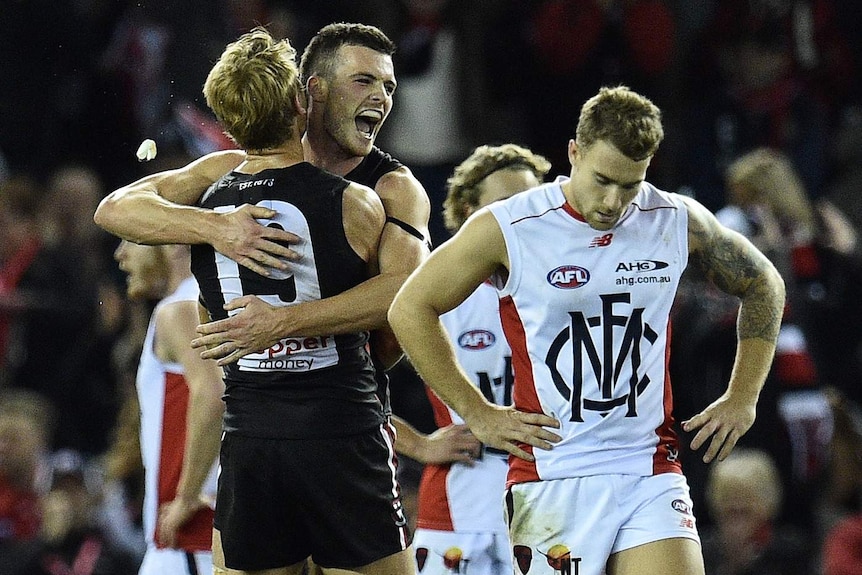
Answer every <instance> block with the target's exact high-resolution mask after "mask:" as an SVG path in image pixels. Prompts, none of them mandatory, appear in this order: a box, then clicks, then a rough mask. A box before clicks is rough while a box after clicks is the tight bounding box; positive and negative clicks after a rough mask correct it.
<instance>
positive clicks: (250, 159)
mask: <svg viewBox="0 0 862 575" xmlns="http://www.w3.org/2000/svg"><path fill="white" fill-rule="evenodd" d="M304 161H305V158H304V156H303V152H302V144H301V143H300V142H299V141H290V142H286V143H284V144H282V145H281V146H277V147H274V148H265V149H262V150H248V151H247V152H246V158H245V162H243V163H242V165H240V166H239V167H238V168H237V171H240V172H252V173H254V172H259V171H261V170H265V169H269V168H285V167H287V166H292V165H294V164H298V163H300V162H304Z"/></svg>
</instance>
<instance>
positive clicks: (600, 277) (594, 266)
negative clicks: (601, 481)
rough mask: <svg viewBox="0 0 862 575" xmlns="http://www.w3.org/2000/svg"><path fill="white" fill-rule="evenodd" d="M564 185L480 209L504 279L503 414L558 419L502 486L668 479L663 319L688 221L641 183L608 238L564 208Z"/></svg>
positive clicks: (684, 254)
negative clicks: (508, 354) (493, 234)
mask: <svg viewBox="0 0 862 575" xmlns="http://www.w3.org/2000/svg"><path fill="white" fill-rule="evenodd" d="M564 181H566V178H563V177H561V178H558V179H557V181H555V182H553V183H549V184H545V185H543V186H540V187H538V188H534V189H532V190H529V191H527V192H524V193H521V194H518V195H516V196H514V197H512V198H510V199H507V200H504V201H502V202H498V203H495V204H493V205H492V206H490V210H491V213H492V214H493V215H494V216H495V218H496V219H497V222H498V224H499V225H500V229H501V230H502V233H503V236H504V238H505V242H506V250H507V252H508V256H509V262H510V271H509V277H508V279H506V281H505V283H503V282H501V281H500V279H499V278H496V284H497V287H498V288H499V291H500V296H501V304H500V307H501V317H502V321H503V328H504V330H505V333H506V338H507V339H508V341H509V344H510V346H511V347H512V364H513V370H514V375H515V384H514V391H513V398H514V403H515V405H516V406H517V407H518V408H519V409H521V410H523V411H528V412H534V413H538V412H545V413H547V414H550V415H552V416H554V417H556V418H557V419H559V420H560V422H561V424H562V428H561V429H560V430H556V431H557V433H558V434H560V435H561V436H562V437H563V439H562V441H561V442H560V443H558V444H555V445H554V448H553V449H552V450H550V451H544V450H540V449H535V450H534V449H532V448H531V447H529V446H527V447H526V449H527V450H528V451H531V452H532V453H533V455H534V456H535V457H536V461H535V462H532V463H531V462H527V461H524V460H522V459H515V458H512V461H511V462H510V463H511V465H510V469H509V477H508V483H509V484H512V483H519V482H524V481H536V480H540V479H558V478H567V477H581V476H588V475H597V474H608V473H616V474H631V475H641V476H646V475H653V474H657V473H665V472H676V473H680V472H681V468H680V465H679V462H678V460H677V459H678V441H677V437H676V434H675V433H674V431H673V429H672V423H673V419H672V416H671V410H672V403H673V401H672V397H671V386H670V379H669V375H668V368H667V366H668V360H669V349H670V323H669V315H670V310H671V306H672V304H673V301H674V297H675V294H676V289H677V285H678V283H679V278H680V276H681V275H682V273H683V270H684V269H685V267H686V264H687V261H688V231H687V230H688V212H687V211H686V208H685V206H684V204H683V203H682V201H681V200H680V199H679V198H678V197H676V196H675V195H674V194H669V193H666V192H662V191H660V190H658V189H656V188H655V187H653V186H652V185H650V184H648V183H644V184H642V185H641V189H640V190H639V192H638V194H637V195H636V197H635V199H634V201H633V203H632V204H631V205H630V206H629V207H628V209H627V210H626V212H625V213H624V214H623V216H622V217H621V218H620V220H619V222H618V223H617V224H616V225H615V226H614V227H613V228H612V229H610V230H607V231H598V230H595V229H593V228H591V227H590V226H589V225H588V224H587V223H586V222H585V221H584V220H583V218H582V217H580V215H579V214H577V213H576V212H575V211H574V209H572V207H571V206H570V205H569V204H568V203H567V202H566V200H565V197H564V196H563V191H562V188H561V184H562V183H563V182H564Z"/></svg>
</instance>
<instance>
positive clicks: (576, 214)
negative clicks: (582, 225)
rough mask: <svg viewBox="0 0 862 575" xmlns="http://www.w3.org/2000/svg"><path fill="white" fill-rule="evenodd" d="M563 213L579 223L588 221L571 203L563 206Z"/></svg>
mask: <svg viewBox="0 0 862 575" xmlns="http://www.w3.org/2000/svg"><path fill="white" fill-rule="evenodd" d="M563 211H564V212H566V213H567V214H569V215H570V216H572V217H573V218H575V219H576V220H578V221H579V222H586V221H587V219H586V218H585V217H584V216H582V215H581V213H580V212H579V211H578V210H576V209H575V208H573V207H572V205H571V204H570V203H569V202H566V203H564V204H563Z"/></svg>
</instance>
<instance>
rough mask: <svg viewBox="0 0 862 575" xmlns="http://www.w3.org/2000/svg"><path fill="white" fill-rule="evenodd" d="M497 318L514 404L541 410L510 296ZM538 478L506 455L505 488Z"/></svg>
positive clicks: (530, 465) (531, 466)
mask: <svg viewBox="0 0 862 575" xmlns="http://www.w3.org/2000/svg"><path fill="white" fill-rule="evenodd" d="M567 205H568V204H567ZM500 321H501V323H502V325H503V333H504V334H506V340H507V341H508V342H509V347H510V348H511V349H512V373H513V375H514V378H515V381H514V383H513V384H512V401H513V404H514V406H515V407H516V408H517V409H519V410H520V411H526V412H529V413H542V404H541V403H540V402H539V394H538V393H537V392H536V382H535V381H534V380H533V369H532V366H531V365H530V354H529V353H528V352H527V335H526V332H525V331H524V324H523V322H522V321H521V316H520V315H519V314H518V308H517V307H515V302H514V301H513V300H512V296H506V297H504V298H501V299H500ZM518 447H520V448H521V449H523V450H524V451H526V452H527V453H529V454H531V455H532V453H533V446H532V445H526V444H519V445H518ZM538 480H539V472H538V471H537V470H536V463H535V462H534V461H524V460H523V459H521V458H520V457H515V456H514V455H510V456H509V474H508V477H507V478H506V487H507V488H508V487H510V486H511V485H513V484H515V483H525V482H527V481H538Z"/></svg>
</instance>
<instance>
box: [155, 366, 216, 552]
mask: <svg viewBox="0 0 862 575" xmlns="http://www.w3.org/2000/svg"><path fill="white" fill-rule="evenodd" d="M188 405H189V387H188V385H186V380H185V377H183V376H182V375H181V374H178V373H166V374H165V401H164V406H163V412H162V433H161V446H160V448H159V476H158V496H157V498H156V499H157V501H158V505H159V507H161V506H162V504H164V503H167V502H169V501H173V499H174V498H175V497H176V495H177V486H178V484H179V481H180V473H181V472H182V469H183V457H184V456H185V445H186V414H187V411H188ZM213 515H214V513H213V510H212V509H210V508H208V507H205V508H203V509H199V510H198V511H197V512H196V513H195V514H194V515H193V516H192V517H191V518H190V519H189V520H188V522H186V524H185V525H183V527H182V528H181V529H180V530H179V532H178V533H177V545H178V546H179V547H180V548H181V549H184V550H186V551H210V550H211V549H212V527H213ZM158 530H159V527H158V521H157V522H156V534H155V535H156V536H155V537H154V540H155V541H156V542H157V543H156V545H157V546H158V547H162V546H161V545H159V544H158V540H159V538H158Z"/></svg>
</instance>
